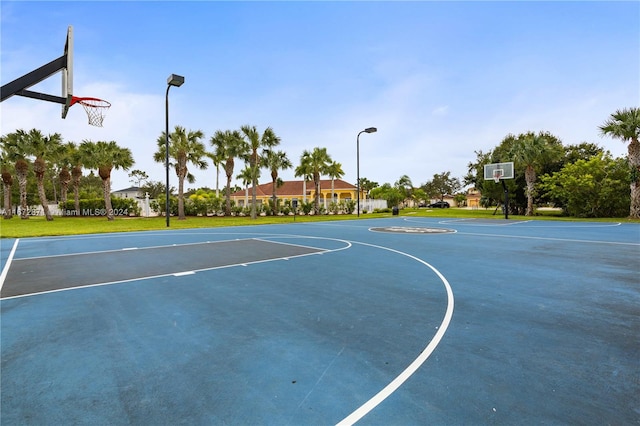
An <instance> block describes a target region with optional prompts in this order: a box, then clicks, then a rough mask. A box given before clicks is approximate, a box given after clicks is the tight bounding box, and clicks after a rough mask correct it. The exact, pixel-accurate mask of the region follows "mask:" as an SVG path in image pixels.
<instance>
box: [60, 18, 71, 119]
mask: <svg viewBox="0 0 640 426" xmlns="http://www.w3.org/2000/svg"><path fill="white" fill-rule="evenodd" d="M63 56H64V57H66V58H67V60H66V66H65V67H64V68H62V97H63V98H64V99H65V100H66V102H65V103H64V104H63V105H62V118H66V117H67V113H68V112H69V107H70V106H71V99H72V98H73V27H72V26H69V28H68V29H67V40H66V42H65V44H64V54H63Z"/></svg>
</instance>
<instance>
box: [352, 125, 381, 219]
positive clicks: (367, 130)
mask: <svg viewBox="0 0 640 426" xmlns="http://www.w3.org/2000/svg"><path fill="white" fill-rule="evenodd" d="M377 131H378V129H376V128H375V127H367V128H366V129H364V130H362V131H361V132H360V133H358V137H357V138H356V150H357V151H356V186H357V188H358V189H357V192H358V195H357V197H358V201H357V207H356V208H357V211H358V217H360V135H361V134H362V133H375V132H377Z"/></svg>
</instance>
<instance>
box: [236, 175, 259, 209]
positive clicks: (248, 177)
mask: <svg viewBox="0 0 640 426" xmlns="http://www.w3.org/2000/svg"><path fill="white" fill-rule="evenodd" d="M258 172H259V171H258ZM236 179H240V180H241V181H242V184H243V185H244V206H245V207H247V206H248V205H249V185H250V184H251V181H252V180H253V175H252V174H251V169H250V168H249V167H245V168H244V169H242V171H241V172H240V174H239V175H238V176H236Z"/></svg>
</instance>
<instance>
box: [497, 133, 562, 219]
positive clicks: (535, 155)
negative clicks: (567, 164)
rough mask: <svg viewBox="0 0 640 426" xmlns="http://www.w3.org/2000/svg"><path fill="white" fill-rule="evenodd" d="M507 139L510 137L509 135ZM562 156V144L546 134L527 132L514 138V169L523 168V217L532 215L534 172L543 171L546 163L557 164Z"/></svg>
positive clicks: (512, 155) (512, 153) (512, 150)
mask: <svg viewBox="0 0 640 426" xmlns="http://www.w3.org/2000/svg"><path fill="white" fill-rule="evenodd" d="M507 137H512V136H511V135H509V136H507ZM562 155H563V148H562V143H561V142H560V140H559V139H557V138H556V137H555V136H553V135H551V134H550V133H548V132H538V133H534V132H527V133H523V134H520V135H518V136H517V137H516V138H515V140H514V143H513V146H512V149H511V157H512V158H513V161H514V165H515V166H516V167H524V179H525V182H526V185H527V190H526V195H527V209H526V211H525V216H532V215H533V196H534V188H535V183H536V178H537V175H536V170H541V169H543V168H544V167H545V166H546V165H547V164H548V163H551V162H558V161H559V160H561V158H562Z"/></svg>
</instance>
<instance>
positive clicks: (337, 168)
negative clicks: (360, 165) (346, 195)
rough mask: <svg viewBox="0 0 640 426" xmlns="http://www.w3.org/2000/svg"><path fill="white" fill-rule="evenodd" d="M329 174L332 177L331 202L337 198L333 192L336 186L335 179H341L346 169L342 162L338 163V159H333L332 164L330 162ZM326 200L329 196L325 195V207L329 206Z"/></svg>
mask: <svg viewBox="0 0 640 426" xmlns="http://www.w3.org/2000/svg"><path fill="white" fill-rule="evenodd" d="M327 175H328V176H329V177H330V178H331V202H332V203H333V202H334V198H335V194H334V192H333V188H334V183H333V181H334V180H335V179H340V178H341V177H342V176H344V170H342V164H340V163H338V162H337V161H332V162H331V164H329V167H328V168H327ZM326 201H327V198H326V197H325V208H326V207H327V206H326Z"/></svg>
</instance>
